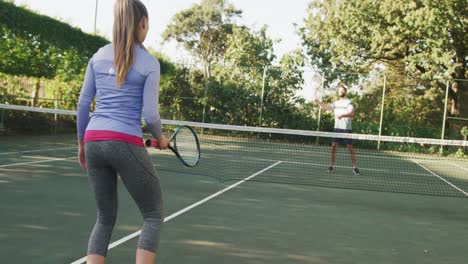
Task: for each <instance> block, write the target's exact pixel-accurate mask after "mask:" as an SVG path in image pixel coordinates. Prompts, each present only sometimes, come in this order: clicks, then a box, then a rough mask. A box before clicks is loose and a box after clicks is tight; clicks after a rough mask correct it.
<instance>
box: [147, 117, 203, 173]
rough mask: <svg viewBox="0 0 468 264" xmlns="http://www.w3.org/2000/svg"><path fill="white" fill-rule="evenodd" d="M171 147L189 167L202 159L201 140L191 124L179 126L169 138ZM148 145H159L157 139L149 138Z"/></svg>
mask: <svg viewBox="0 0 468 264" xmlns="http://www.w3.org/2000/svg"><path fill="white" fill-rule="evenodd" d="M169 143H170V144H169V149H170V150H172V152H174V154H175V155H176V156H177V158H178V159H179V160H180V161H181V162H182V163H183V164H184V165H185V166H187V167H195V166H196V165H197V164H198V162H199V161H200V142H199V141H198V136H197V133H196V132H195V130H193V128H191V127H189V126H180V127H178V128H177V129H176V130H175V131H174V133H173V134H172V136H171V138H170V139H169ZM145 145H146V146H147V147H155V148H157V147H158V146H159V142H158V140H157V139H147V140H146V141H145Z"/></svg>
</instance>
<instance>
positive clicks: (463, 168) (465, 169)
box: [453, 163, 468, 171]
mask: <svg viewBox="0 0 468 264" xmlns="http://www.w3.org/2000/svg"><path fill="white" fill-rule="evenodd" d="M453 165H455V166H457V167H458V168H460V169H462V170H464V171H468V169H467V168H465V167H462V166H460V165H458V164H455V163H453Z"/></svg>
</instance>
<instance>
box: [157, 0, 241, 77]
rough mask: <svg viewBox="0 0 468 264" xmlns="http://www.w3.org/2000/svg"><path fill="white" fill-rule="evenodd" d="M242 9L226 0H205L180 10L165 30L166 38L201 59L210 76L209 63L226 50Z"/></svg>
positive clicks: (164, 37)
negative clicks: (234, 20)
mask: <svg viewBox="0 0 468 264" xmlns="http://www.w3.org/2000/svg"><path fill="white" fill-rule="evenodd" d="M241 13H242V11H241V10H238V9H235V8H234V6H233V5H230V4H227V3H226V2H225V1H224V0H202V2H201V4H195V5H193V6H192V7H191V8H189V9H186V10H183V11H181V12H179V13H177V14H176V15H175V16H174V17H173V19H172V22H171V23H170V24H169V25H168V27H167V28H166V30H165V31H164V33H163V39H164V41H169V40H175V41H177V42H178V43H180V44H183V46H184V48H186V49H187V50H188V51H189V52H191V53H192V54H193V55H194V56H195V57H197V58H199V59H200V60H201V61H202V63H203V65H204V74H205V77H206V78H207V79H208V78H210V77H211V69H210V66H211V64H212V63H213V62H215V61H217V60H219V58H220V57H221V56H222V54H223V53H224V51H225V49H226V45H225V42H226V39H227V37H228V35H229V34H231V33H232V28H233V26H234V24H233V19H234V18H235V17H239V16H240V15H241Z"/></svg>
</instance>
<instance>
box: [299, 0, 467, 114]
mask: <svg viewBox="0 0 468 264" xmlns="http://www.w3.org/2000/svg"><path fill="white" fill-rule="evenodd" d="M467 14H468V7H467V5H466V1H465V0H450V1H448V0H447V1H431V0H411V1H406V0H396V1H395V0H383V1H373V0H349V1H339V0H323V1H318V0H314V1H312V2H311V4H310V5H309V9H308V17H307V18H306V20H305V26H304V27H303V28H302V29H301V35H302V39H303V42H304V45H305V46H306V47H307V49H308V54H309V56H310V58H311V60H312V63H313V64H314V65H316V66H317V67H318V68H322V69H323V68H328V69H331V70H335V71H336V72H340V71H341V72H343V71H358V72H369V71H371V70H372V69H374V68H375V66H376V65H385V67H386V69H387V70H388V72H391V73H393V74H398V75H417V76H421V78H423V79H426V80H433V79H435V77H437V76H439V77H444V78H451V79H454V80H455V82H456V86H457V88H459V89H453V90H452V93H451V98H452V100H453V103H454V104H455V105H459V106H460V105H461V104H460V103H459V100H460V99H461V98H460V91H468V87H466V86H467V82H464V83H463V82H461V81H458V79H465V78H466V76H467V54H466V52H467V50H468V34H467V33H468V32H467V27H466V23H467V20H468V19H467ZM331 77H332V78H337V79H339V78H340V77H342V76H340V75H339V74H335V75H334V76H333V75H332V76H331ZM431 85H436V86H438V87H439V88H441V89H442V88H445V86H444V85H443V84H442V85H439V84H438V83H437V82H432V83H431ZM426 88H427V89H429V88H431V87H430V86H428V87H426ZM459 112H460V109H459V108H458V109H457V107H455V109H454V111H453V114H458V113H459Z"/></svg>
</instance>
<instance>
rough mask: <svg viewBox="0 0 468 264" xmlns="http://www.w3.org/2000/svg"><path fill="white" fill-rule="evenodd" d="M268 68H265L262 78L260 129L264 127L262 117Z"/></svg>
mask: <svg viewBox="0 0 468 264" xmlns="http://www.w3.org/2000/svg"><path fill="white" fill-rule="evenodd" d="M267 70H268V67H267V66H264V67H263V78H262V96H261V98H260V116H259V117H258V127H261V126H262V116H263V96H264V95H265V82H266V76H267Z"/></svg>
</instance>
